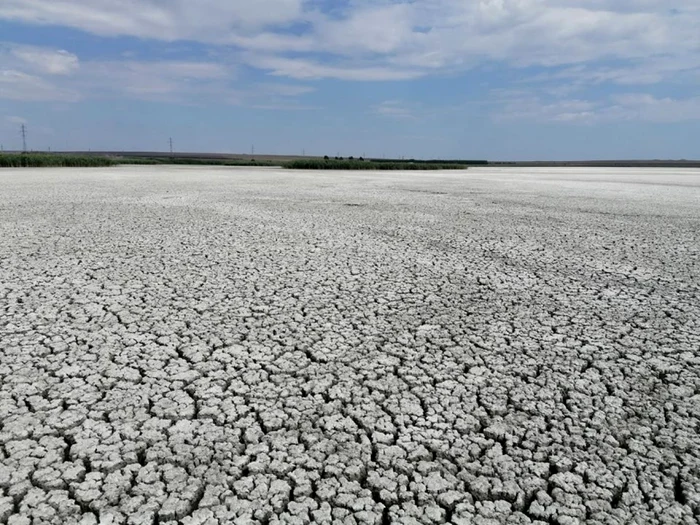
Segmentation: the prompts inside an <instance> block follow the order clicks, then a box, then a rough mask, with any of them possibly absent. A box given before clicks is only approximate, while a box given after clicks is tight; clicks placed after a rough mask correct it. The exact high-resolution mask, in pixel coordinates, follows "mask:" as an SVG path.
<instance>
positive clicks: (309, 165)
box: [284, 159, 468, 170]
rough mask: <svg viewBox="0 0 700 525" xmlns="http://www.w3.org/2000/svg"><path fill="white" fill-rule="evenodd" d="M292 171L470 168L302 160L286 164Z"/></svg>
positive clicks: (461, 165) (423, 164)
mask: <svg viewBox="0 0 700 525" xmlns="http://www.w3.org/2000/svg"><path fill="white" fill-rule="evenodd" d="M284 167H285V168H287V169H292V170H464V169H467V168H468V166H467V165H464V164H452V163H444V164H443V163H437V162H430V163H418V162H380V161H366V160H335V159H330V160H323V159H300V160H293V161H290V162H287V163H285V164H284Z"/></svg>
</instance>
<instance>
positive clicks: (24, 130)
mask: <svg viewBox="0 0 700 525" xmlns="http://www.w3.org/2000/svg"><path fill="white" fill-rule="evenodd" d="M21 130H22V131H21V133H22V151H27V126H25V125H24V124H22V128H21Z"/></svg>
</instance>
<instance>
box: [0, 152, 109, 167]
mask: <svg viewBox="0 0 700 525" xmlns="http://www.w3.org/2000/svg"><path fill="white" fill-rule="evenodd" d="M116 164H117V161H115V160H114V159H110V158H108V157H98V156H94V157H93V156H87V155H85V156H80V155H51V154H43V153H21V154H20V153H17V154H14V153H11V154H3V155H0V168H56V167H64V168H99V167H102V166H115V165H116Z"/></svg>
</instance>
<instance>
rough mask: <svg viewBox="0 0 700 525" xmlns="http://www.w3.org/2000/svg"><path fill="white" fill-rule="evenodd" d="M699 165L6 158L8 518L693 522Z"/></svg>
mask: <svg viewBox="0 0 700 525" xmlns="http://www.w3.org/2000/svg"><path fill="white" fill-rule="evenodd" d="M699 204H700V172H698V171H690V170H689V171H684V172H683V171H676V172H674V171H673V170H656V171H654V170H646V171H644V172H640V171H625V170H621V171H602V170H601V171H595V170H591V169H584V170H568V171H567V170H540V171H534V170H530V171H525V170H522V169H520V170H514V171H497V170H495V171H489V170H479V169H474V170H470V171H469V172H468V174H464V173H430V174H418V173H410V174H382V175H371V174H342V173H332V174H324V173H296V174H295V173H291V172H280V171H275V170H266V171H256V172H252V171H245V170H221V169H207V170H202V169H197V168H174V169H172V168H158V169H151V168H127V167H122V168H116V169H110V170H84V171H71V170H63V171H60V170H47V171H31V170H28V171H11V170H6V171H2V172H0V523H3V524H4V523H9V524H12V525H20V524H21V525H29V524H30V523H33V524H63V523H81V524H84V525H88V524H95V523H106V524H109V523H113V524H122V523H128V524H149V525H150V524H161V525H165V524H169V525H174V524H182V525H210V524H216V523H222V524H223V523H236V524H247V523H260V524H264V523H267V524H274V523H289V524H305V523H321V524H328V523H344V524H356V523H358V524H377V525H386V524H389V523H394V524H414V523H422V524H438V523H445V522H449V523H454V524H469V523H474V524H498V523H514V524H525V523H540V524H543V523H544V524H554V523H558V524H562V525H565V524H575V523H584V522H585V523H597V524H603V523H605V524H613V523H635V522H636V523H640V524H643V523H669V524H678V523H686V524H692V523H696V522H697V520H698V518H699V517H700V437H699V435H700V423H699V418H700V353H699V351H698V349H699V347H700V291H699V287H700V261H699V255H700V254H699V250H700V205H699Z"/></svg>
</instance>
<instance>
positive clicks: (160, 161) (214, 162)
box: [117, 157, 280, 166]
mask: <svg viewBox="0 0 700 525" xmlns="http://www.w3.org/2000/svg"><path fill="white" fill-rule="evenodd" d="M117 161H118V162H119V164H144V165H149V166H152V165H165V164H185V165H188V166H279V165H280V163H279V162H278V163H274V162H272V161H269V160H260V161H258V160H247V159H197V158H188V157H120V158H118V159H117Z"/></svg>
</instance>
